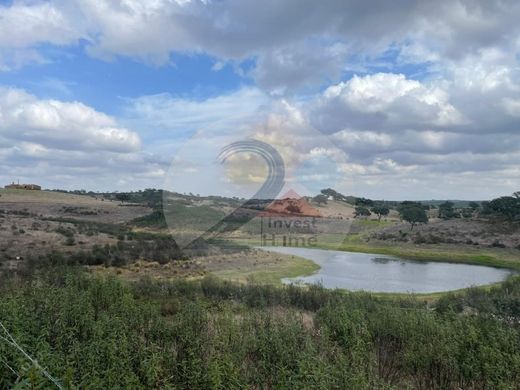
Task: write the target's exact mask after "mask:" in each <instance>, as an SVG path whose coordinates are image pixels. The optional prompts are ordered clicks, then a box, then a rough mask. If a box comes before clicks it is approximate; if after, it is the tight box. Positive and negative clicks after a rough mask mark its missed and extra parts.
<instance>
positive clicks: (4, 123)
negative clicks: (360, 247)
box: [0, 0, 520, 199]
mask: <svg viewBox="0 0 520 390" xmlns="http://www.w3.org/2000/svg"><path fill="white" fill-rule="evenodd" d="M518 16H520V5H519V4H517V2H514V1H505V2H501V3H500V4H495V3H489V2H485V1H483V0H482V1H481V2H479V1H469V0H458V1H455V2H453V1H447V0H446V1H439V2H435V3H432V4H427V3H424V2H418V1H413V0H405V1H403V2H401V3H399V5H395V4H391V3H390V2H384V1H381V2H378V4H365V3H363V4H361V3H358V2H356V1H340V0H337V1H336V0H332V1H330V2H328V3H326V4H321V5H318V4H317V3H315V2H313V1H307V0H301V1H296V0H276V1H275V0H272V1H271V0H269V1H266V2H265V3H262V4H259V3H257V2H254V1H249V0H243V1H238V0H223V1H197V0H192V1H189V0H188V1H184V0H183V1H180V0H178V1H167V0H155V1H151V2H142V1H138V0H117V1H109V0H96V1H95V0H82V1H79V0H78V1H76V0H73V1H63V0H31V1H29V0H17V1H12V2H11V1H0V160H1V161H2V164H3V166H4V167H5V169H4V171H3V173H2V174H0V180H2V181H4V182H9V181H11V180H17V179H20V180H21V181H30V182H39V183H41V184H43V185H44V186H45V187H49V188H58V187H59V188H67V189H75V188H80V187H81V188H86V189H93V190H135V189H140V188H144V187H163V186H165V185H166V184H167V183H171V177H170V176H171V175H174V176H175V177H177V178H179V177H183V179H182V180H180V181H179V180H177V181H176V182H175V183H174V186H176V188H173V189H174V190H178V191H180V192H189V191H190V188H192V187H196V188H197V190H198V192H206V193H228V192H229V191H230V189H231V188H233V191H236V192H240V190H239V189H238V187H241V186H242V187H243V193H237V195H240V196H246V195H247V194H248V193H250V192H251V191H252V190H254V188H256V187H257V186H258V185H260V184H261V183H262V180H263V177H264V176H265V166H264V163H263V162H262V161H261V160H258V159H257V158H255V157H254V156H253V157H251V156H235V157H234V158H233V159H231V160H230V161H229V162H228V166H226V167H218V166H215V170H214V171H213V170H210V171H208V168H207V167H208V166H209V165H211V164H213V162H214V157H215V156H213V154H218V152H219V150H220V149H221V148H222V147H224V146H225V145H226V143H229V142H233V141H236V140H240V139H246V138H255V139H258V140H261V141H264V142H268V143H270V144H271V145H272V146H273V147H275V148H277V150H279V151H280V153H281V154H282V155H283V157H284V161H285V164H286V165H287V175H288V176H287V182H288V183H290V184H288V185H292V186H293V187H299V188H300V190H301V191H302V192H306V193H309V194H311V193H314V192H316V191H317V189H319V188H321V187H335V188H337V189H338V190H340V191H342V192H345V193H352V194H355V195H360V196H368V197H374V198H386V199H425V198H475V199H486V198H490V197H494V196H497V195H501V194H507V193H510V192H512V191H515V190H518V189H519V187H520V184H519V183H518V182H519V176H520V171H519V168H518V167H519V166H520V165H519V163H520V133H519V131H520V128H519V124H520V79H519V69H520V67H519V64H518V62H519V52H520V28H519V26H518V23H517V20H518ZM197 145H198V146H197ZM190 148H191V149H190ZM202 150H204V153H201V151H202ZM195 155H196V156H198V159H199V160H198V161H191V158H187V159H186V160H185V161H182V160H181V159H180V157H179V156H195ZM187 160H190V161H189V163H188V161H187ZM203 160H204V161H203ZM197 165H199V167H198V168H197ZM201 167H206V168H204V169H202V168H201ZM263 175H264V176H263ZM210 176H211V178H212V179H215V178H217V177H218V180H217V182H219V183H220V184H215V180H211V181H210V180H209V177H210ZM206 182H207V183H210V182H211V185H209V184H208V185H207V186H206V187H204V183H206ZM237 186H238V187H237ZM203 189H205V190H206V191H203Z"/></svg>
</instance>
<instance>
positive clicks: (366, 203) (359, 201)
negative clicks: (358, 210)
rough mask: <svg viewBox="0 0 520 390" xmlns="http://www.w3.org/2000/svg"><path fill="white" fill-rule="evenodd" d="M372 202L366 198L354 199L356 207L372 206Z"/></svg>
mask: <svg viewBox="0 0 520 390" xmlns="http://www.w3.org/2000/svg"><path fill="white" fill-rule="evenodd" d="M373 205H374V201H373V200H372V199H367V198H356V206H365V207H367V206H373Z"/></svg>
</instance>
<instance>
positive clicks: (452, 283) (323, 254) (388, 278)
mask: <svg viewBox="0 0 520 390" xmlns="http://www.w3.org/2000/svg"><path fill="white" fill-rule="evenodd" d="M261 249H263V250H268V251H272V252H277V253H282V254H288V255H294V256H299V257H303V258H306V259H309V260H312V261H314V262H315V263H316V264H318V265H319V266H320V267H321V269H320V270H319V271H318V272H317V273H315V274H313V275H310V276H301V277H296V278H285V279H282V282H283V283H286V284H287V283H305V284H316V283H319V284H321V285H323V287H326V288H344V289H347V290H351V291H356V290H364V291H372V292H386V293H407V292H409V293H432V292H442V291H450V290H458V289H461V288H466V287H470V286H480V285H485V284H490V283H496V282H500V281H502V280H504V279H506V278H507V277H508V276H509V275H511V274H512V273H513V272H514V271H511V270H508V269H503V268H494V267H486V266H480V265H471V264H456V263H449V262H427V261H413V260H403V259H400V258H398V257H393V256H385V255H374V254H367V253H355V252H343V251H333V250H325V249H309V248H295V247H261ZM447 261H448V260H447Z"/></svg>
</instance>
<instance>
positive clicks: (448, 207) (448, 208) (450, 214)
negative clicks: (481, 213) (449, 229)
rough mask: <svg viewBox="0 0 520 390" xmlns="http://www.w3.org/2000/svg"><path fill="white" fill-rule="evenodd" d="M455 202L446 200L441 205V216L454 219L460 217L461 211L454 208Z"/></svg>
mask: <svg viewBox="0 0 520 390" xmlns="http://www.w3.org/2000/svg"><path fill="white" fill-rule="evenodd" d="M453 206H455V205H454V203H453V202H450V201H446V202H444V203H441V204H440V205H439V218H442V219H452V218H458V217H460V215H459V213H458V212H457V211H456V210H455V209H454V208H453Z"/></svg>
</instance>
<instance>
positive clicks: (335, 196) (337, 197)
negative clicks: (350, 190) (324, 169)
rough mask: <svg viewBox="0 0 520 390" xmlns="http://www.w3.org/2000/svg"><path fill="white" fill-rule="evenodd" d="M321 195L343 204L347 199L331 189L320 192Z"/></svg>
mask: <svg viewBox="0 0 520 390" xmlns="http://www.w3.org/2000/svg"><path fill="white" fill-rule="evenodd" d="M321 193H322V194H323V195H325V196H326V197H327V198H328V197H332V199H334V200H340V201H343V202H346V201H347V197H346V196H345V195H343V194H341V193H339V192H337V191H335V190H333V189H332V188H325V189H324V190H321Z"/></svg>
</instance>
